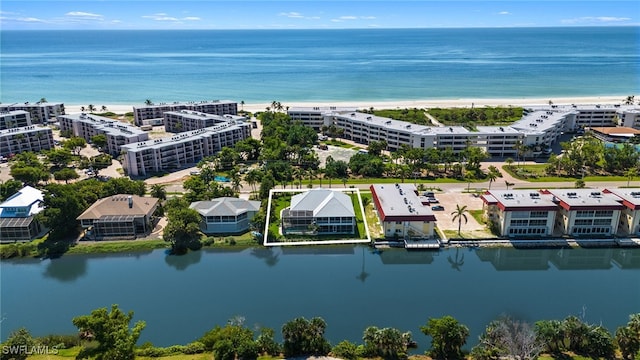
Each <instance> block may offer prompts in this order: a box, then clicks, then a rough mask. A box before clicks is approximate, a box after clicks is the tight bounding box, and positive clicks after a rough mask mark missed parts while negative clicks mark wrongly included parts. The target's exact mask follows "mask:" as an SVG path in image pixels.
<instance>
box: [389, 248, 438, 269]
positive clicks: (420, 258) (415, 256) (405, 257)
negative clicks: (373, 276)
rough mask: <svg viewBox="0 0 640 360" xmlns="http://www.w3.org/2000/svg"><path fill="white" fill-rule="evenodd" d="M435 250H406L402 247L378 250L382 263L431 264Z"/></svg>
mask: <svg viewBox="0 0 640 360" xmlns="http://www.w3.org/2000/svg"><path fill="white" fill-rule="evenodd" d="M437 253H438V252H437V251H407V250H404V249H388V250H387V249H385V250H384V251H381V252H379V253H378V254H379V255H380V260H382V263H383V264H387V265H399V264H431V263H432V262H433V255H434V254H437Z"/></svg>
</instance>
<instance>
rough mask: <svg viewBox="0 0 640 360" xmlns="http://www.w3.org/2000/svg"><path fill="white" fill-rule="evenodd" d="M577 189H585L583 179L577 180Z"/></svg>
mask: <svg viewBox="0 0 640 360" xmlns="http://www.w3.org/2000/svg"><path fill="white" fill-rule="evenodd" d="M575 186H576V189H583V188H584V187H585V183H584V180H583V179H578V180H576V184H575Z"/></svg>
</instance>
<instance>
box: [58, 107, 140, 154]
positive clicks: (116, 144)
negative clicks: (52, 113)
mask: <svg viewBox="0 0 640 360" xmlns="http://www.w3.org/2000/svg"><path fill="white" fill-rule="evenodd" d="M58 120H59V121H60V130H61V131H67V130H71V131H72V132H73V135H74V136H79V137H82V138H84V139H85V140H87V142H89V141H91V137H93V136H95V135H98V134H104V135H105V136H106V137H107V148H106V151H107V152H108V153H109V154H111V155H113V156H118V155H119V154H120V151H121V147H122V146H123V145H126V144H133V143H138V142H140V141H145V140H148V139H149V134H148V133H146V132H144V131H142V130H141V129H140V128H138V127H135V126H131V125H129V124H127V123H123V122H121V121H117V120H113V119H109V118H106V117H102V116H98V115H91V114H85V113H78V114H70V115H61V116H58Z"/></svg>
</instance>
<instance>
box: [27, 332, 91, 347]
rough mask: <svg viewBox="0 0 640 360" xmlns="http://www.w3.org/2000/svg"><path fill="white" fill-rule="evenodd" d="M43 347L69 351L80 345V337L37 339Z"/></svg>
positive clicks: (56, 336)
mask: <svg viewBox="0 0 640 360" xmlns="http://www.w3.org/2000/svg"><path fill="white" fill-rule="evenodd" d="M36 341H37V342H39V343H40V344H41V345H44V346H48V347H56V348H58V349H69V348H72V347H74V346H79V345H80V337H78V335H56V334H51V335H46V336H43V337H40V338H37V339H36Z"/></svg>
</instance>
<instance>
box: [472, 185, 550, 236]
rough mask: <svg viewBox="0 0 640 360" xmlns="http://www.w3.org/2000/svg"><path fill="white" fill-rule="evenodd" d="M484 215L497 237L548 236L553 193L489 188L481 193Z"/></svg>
mask: <svg viewBox="0 0 640 360" xmlns="http://www.w3.org/2000/svg"><path fill="white" fill-rule="evenodd" d="M481 198H482V201H483V202H484V204H485V205H486V207H485V217H486V219H488V220H489V221H490V222H491V226H492V228H494V229H496V230H497V232H498V234H499V235H500V236H508V237H512V238H518V237H535V236H541V237H545V236H551V235H553V232H554V225H555V219H556V213H557V212H558V205H557V204H556V203H555V202H553V195H550V194H542V193H540V192H538V191H531V190H489V191H487V192H485V193H484V194H483V195H482V196H481Z"/></svg>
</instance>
